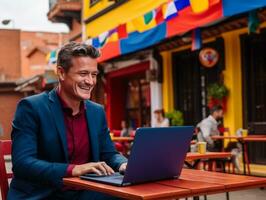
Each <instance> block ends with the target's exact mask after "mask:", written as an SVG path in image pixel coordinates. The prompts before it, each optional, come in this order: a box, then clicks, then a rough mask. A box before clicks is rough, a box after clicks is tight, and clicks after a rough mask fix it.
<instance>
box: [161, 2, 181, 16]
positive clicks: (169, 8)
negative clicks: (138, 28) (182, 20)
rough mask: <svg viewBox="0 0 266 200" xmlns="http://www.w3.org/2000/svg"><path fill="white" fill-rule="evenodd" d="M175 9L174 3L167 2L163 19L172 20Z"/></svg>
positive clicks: (175, 14)
mask: <svg viewBox="0 0 266 200" xmlns="http://www.w3.org/2000/svg"><path fill="white" fill-rule="evenodd" d="M177 15H178V14H177V8H176V6H175V3H174V2H173V1H171V2H169V3H168V4H167V8H166V13H165V17H164V18H165V19H166V20H170V19H172V18H174V17H175V16H177Z"/></svg>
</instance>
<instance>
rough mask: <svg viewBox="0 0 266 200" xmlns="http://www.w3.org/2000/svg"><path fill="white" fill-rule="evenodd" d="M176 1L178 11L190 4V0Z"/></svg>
mask: <svg viewBox="0 0 266 200" xmlns="http://www.w3.org/2000/svg"><path fill="white" fill-rule="evenodd" d="M174 2H175V6H176V8H177V10H178V11H180V10H183V9H184V8H186V7H188V6H190V2H189V0H174Z"/></svg>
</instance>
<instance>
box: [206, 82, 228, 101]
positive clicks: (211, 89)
mask: <svg viewBox="0 0 266 200" xmlns="http://www.w3.org/2000/svg"><path fill="white" fill-rule="evenodd" d="M207 94H208V98H209V99H210V98H211V97H212V98H215V99H222V98H223V97H226V96H228V94H229V90H228V89H227V88H226V87H225V85H223V84H219V83H213V84H210V85H209V86H208V87H207Z"/></svg>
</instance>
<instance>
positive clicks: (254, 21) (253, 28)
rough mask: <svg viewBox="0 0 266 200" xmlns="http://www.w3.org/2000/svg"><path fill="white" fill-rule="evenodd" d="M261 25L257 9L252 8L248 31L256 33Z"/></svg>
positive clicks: (249, 14)
mask: <svg viewBox="0 0 266 200" xmlns="http://www.w3.org/2000/svg"><path fill="white" fill-rule="evenodd" d="M259 26H260V19H259V17H258V13H257V10H252V11H250V12H249V13H248V31H249V33H256V32H257V30H258V28H259Z"/></svg>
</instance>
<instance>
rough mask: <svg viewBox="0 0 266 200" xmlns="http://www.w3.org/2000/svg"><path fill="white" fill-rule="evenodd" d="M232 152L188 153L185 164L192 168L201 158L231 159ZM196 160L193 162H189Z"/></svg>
mask: <svg viewBox="0 0 266 200" xmlns="http://www.w3.org/2000/svg"><path fill="white" fill-rule="evenodd" d="M231 157H232V154H231V153H230V152H206V153H205V154H200V153H187V156H186V160H185V164H186V165H187V166H188V167H189V168H191V169H195V168H196V167H197V165H198V164H199V162H200V161H201V160H208V159H219V158H224V159H226V158H228V159H230V158H231ZM191 161H194V163H193V164H191V163H189V162H191Z"/></svg>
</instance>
